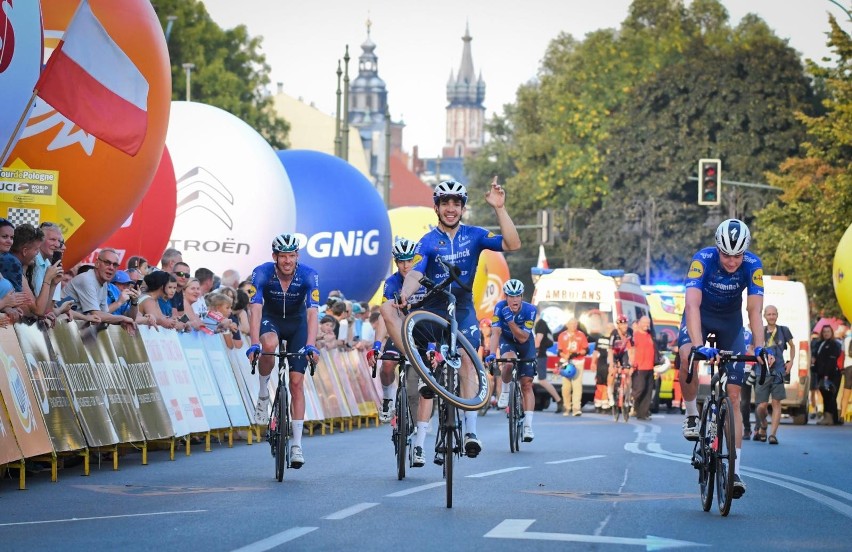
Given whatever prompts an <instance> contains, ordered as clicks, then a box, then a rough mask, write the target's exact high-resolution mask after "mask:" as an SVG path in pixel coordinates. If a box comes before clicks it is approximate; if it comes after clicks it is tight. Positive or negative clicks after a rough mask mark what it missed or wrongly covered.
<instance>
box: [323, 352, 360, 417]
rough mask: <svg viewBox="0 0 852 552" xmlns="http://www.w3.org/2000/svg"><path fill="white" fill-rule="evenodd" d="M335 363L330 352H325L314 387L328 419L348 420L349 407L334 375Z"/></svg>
mask: <svg viewBox="0 0 852 552" xmlns="http://www.w3.org/2000/svg"><path fill="white" fill-rule="evenodd" d="M333 372H334V362H333V361H332V357H331V355H330V354H329V351H328V350H323V351H322V353H321V358H320V362H319V365H317V371H316V373H315V374H314V385H315V386H316V388H317V395H318V396H319V399H320V402H321V403H322V410H323V413H325V416H326V419H329V418H347V417H349V416H350V415H351V414H350V413H349V406H348V405H347V404H346V398H345V397H344V396H343V390H342V389H341V388H340V386H339V385H338V383H337V378H336V377H335V376H334V374H333Z"/></svg>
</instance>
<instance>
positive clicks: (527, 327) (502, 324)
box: [491, 299, 538, 343]
mask: <svg viewBox="0 0 852 552" xmlns="http://www.w3.org/2000/svg"><path fill="white" fill-rule="evenodd" d="M506 309H509V303H508V302H506V300H505V299H503V300H502V301H499V302H498V303H497V304H496V305H495V306H494V316H492V317H491V327H492V328H500V339H501V340H503V339H505V340H506V341H509V342H511V343H516V340H515V335H514V334H513V333H512V330H511V329H509V320H510V319H513V320H514V321H515V324H517V325H518V327H519V328H521V329H522V330H524V331H525V332H527V333H528V334H530V339H528V340H527V341H526V342H525V343H529V342H530V341H532V342H533V343H535V335H534V334H533V328H534V327H535V317H536V314H537V313H538V309H536V307H535V306H534V305H531V304H530V303H527V302H526V301H523V302H521V310H519V311H518V312H517V313H512V312H511V310H509V312H506Z"/></svg>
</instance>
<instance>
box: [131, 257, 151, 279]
mask: <svg viewBox="0 0 852 552" xmlns="http://www.w3.org/2000/svg"><path fill="white" fill-rule="evenodd" d="M133 269H136V270H138V271H139V272H140V273H141V274H142V277H143V278H144V277H145V275H147V274H148V272H150V270H151V267H149V266H148V260H147V259H146V258H145V257H139V256H134V257H130V258H128V259H127V271H128V273H129V272H130V271H131V270H133Z"/></svg>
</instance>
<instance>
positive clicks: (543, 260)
mask: <svg viewBox="0 0 852 552" xmlns="http://www.w3.org/2000/svg"><path fill="white" fill-rule="evenodd" d="M535 266H536V267H537V268H550V267H549V266H548V265H547V257H546V256H545V255H544V245H542V244H539V246H538V263H537V264H536V265H535Z"/></svg>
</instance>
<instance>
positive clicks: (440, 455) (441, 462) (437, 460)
mask: <svg viewBox="0 0 852 552" xmlns="http://www.w3.org/2000/svg"><path fill="white" fill-rule="evenodd" d="M432 461H433V462H434V463H435V464H437V465H439V466H443V465H444V455H443V453H440V452H439V453H438V454H436V455H435V459H434V460H432Z"/></svg>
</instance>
